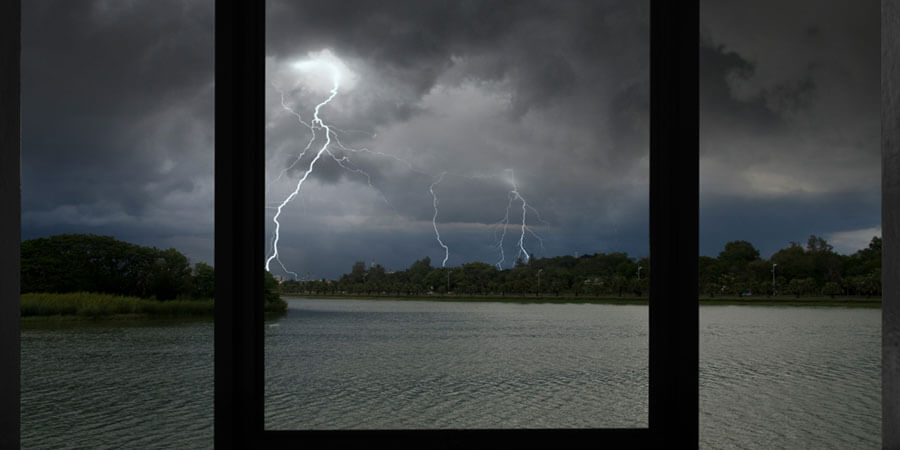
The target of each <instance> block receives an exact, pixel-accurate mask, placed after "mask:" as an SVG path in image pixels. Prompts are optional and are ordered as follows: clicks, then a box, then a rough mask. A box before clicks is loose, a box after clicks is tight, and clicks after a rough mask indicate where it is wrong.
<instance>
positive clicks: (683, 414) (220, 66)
mask: <svg viewBox="0 0 900 450" xmlns="http://www.w3.org/2000/svg"><path fill="white" fill-rule="evenodd" d="M216 20H217V23H216V30H217V36H216V41H217V42H216V43H217V46H216V64H217V89H216V92H217V94H216V95H217V96H218V98H217V101H216V105H217V112H216V123H217V125H218V126H217V130H216V134H217V138H216V142H217V143H218V148H217V153H218V157H217V158H216V180H217V183H216V186H217V193H216V228H217V229H216V243H217V248H216V267H217V268H218V274H219V277H218V279H217V283H218V284H217V290H218V293H219V295H218V296H217V316H216V327H217V328H216V331H217V332H216V349H217V351H216V424H217V425H216V433H217V435H216V439H217V442H219V443H220V444H224V443H226V442H229V443H238V445H249V444H252V443H259V442H262V443H267V444H290V443H295V444H297V443H300V442H310V441H314V442H326V441H328V442H332V441H334V442H337V441H340V442H348V443H349V442H362V441H367V442H375V441H398V440H399V441H402V442H405V443H414V442H417V443H428V442H440V443H448V442H459V443H463V442H468V441H470V440H473V439H479V440H481V439H483V438H487V439H491V438H497V437H502V439H504V441H505V442H507V443H512V444H516V443H526V442H527V443H529V444H534V443H538V442H547V443H550V442H554V441H557V440H558V439H564V438H566V437H567V436H574V435H576V434H577V435H578V436H579V437H582V435H586V436H585V437H589V438H590V439H592V441H594V442H596V441H597V440H601V441H603V442H610V443H616V442H618V443H620V444H625V443H629V444H632V445H633V444H641V443H643V444H644V445H648V444H650V443H651V442H653V441H655V442H662V439H665V440H666V442H667V443H671V442H675V440H678V441H681V442H683V443H685V444H687V445H692V446H693V445H696V442H697V433H698V431H697V414H696V411H697V336H696V330H697V315H698V314H697V305H696V304H695V303H694V302H693V301H685V299H689V298H691V297H693V295H690V294H689V295H684V294H685V293H691V292H695V291H696V249H697V232H696V230H697V214H696V212H697V183H696V180H697V164H696V160H697V157H696V148H697V133H698V132H697V112H696V105H697V90H696V70H697V63H696V61H697V59H696V58H697V52H696V48H697V37H696V30H697V20H698V15H697V8H696V4H695V5H694V8H693V9H690V8H685V6H684V5H683V4H680V5H678V6H677V7H676V6H673V5H669V4H664V3H663V2H654V3H653V4H652V10H651V127H652V128H651V163H650V165H651V168H650V171H651V175H650V177H651V187H650V190H651V200H650V202H651V239H650V242H651V244H650V245H651V248H652V252H653V253H652V255H651V257H652V258H653V259H652V260H653V266H654V267H656V268H663V270H659V269H656V270H654V277H653V281H652V283H653V284H652V286H651V301H650V330H651V331H650V417H649V423H650V427H649V428H647V429H634V430H630V429H629V430H615V429H596V430H504V431H498V430H465V431H462V430H446V431H444V430H442V431H433V430H419V431H315V432H313V431H264V430H263V361H262V358H263V356H262V353H263V352H262V350H263V347H262V345H263V339H262V337H263V330H262V326H263V321H262V317H261V315H262V309H261V303H259V304H255V303H254V302H248V301H243V300H244V299H251V298H256V297H257V294H256V292H261V289H262V286H261V284H262V279H261V277H256V276H251V275H249V274H255V273H256V272H257V271H258V268H259V267H261V266H262V265H263V263H264V251H265V250H264V245H265V240H264V238H263V236H264V235H263V228H262V227H263V224H262V223H261V221H260V220H259V217H260V216H261V214H260V211H262V210H263V192H264V180H263V178H264V174H263V166H264V156H263V151H262V149H263V117H264V116H263V96H264V88H265V84H264V83H265V80H264V45H265V42H264V25H265V24H264V20H265V11H264V6H263V5H240V6H232V5H227V6H226V5H218V8H217V11H216ZM247 149H252V150H250V151H248V150H247ZM684 180H692V181H689V182H687V183H685V182H684ZM666 292H679V293H680V294H681V295H671V294H669V295H666ZM679 300H680V301H679ZM656 440H659V441H656Z"/></svg>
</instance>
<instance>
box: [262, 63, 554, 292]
mask: <svg viewBox="0 0 900 450" xmlns="http://www.w3.org/2000/svg"><path fill="white" fill-rule="evenodd" d="M326 65H327V67H328V68H330V70H331V73H332V79H331V81H332V84H331V90H330V91H329V95H328V96H327V98H325V99H324V100H323V101H321V102H320V103H318V104H317V105H316V106H315V108H314V110H313V114H312V120H309V121H306V120H304V118H303V116H302V115H301V114H300V113H299V112H297V111H296V110H295V109H294V108H292V107H291V106H290V105H289V104H288V103H287V102H286V95H285V92H284V91H283V90H281V89H280V88H279V87H278V86H277V85H275V84H274V83H273V87H274V88H275V89H276V90H277V92H278V93H279V94H280V96H281V107H282V109H283V110H284V111H285V112H287V113H288V114H290V115H292V116H293V117H295V118H296V120H297V123H298V124H301V125H303V126H304V128H306V129H308V130H309V133H310V138H309V140H308V141H307V142H306V145H305V146H304V148H303V149H302V151H301V152H300V153H299V154H298V155H297V156H296V157H294V158H293V159H292V160H291V161H290V163H289V164H288V165H287V166H286V167H285V168H284V169H283V170H281V172H280V173H279V174H278V176H277V177H275V178H274V179H273V180H272V181H271V182H270V183H269V184H268V185H267V186H266V192H267V193H268V190H269V187H270V186H271V185H272V184H274V183H276V182H278V181H279V180H281V179H282V178H284V177H285V176H286V175H287V174H288V173H289V172H290V171H291V170H292V169H293V168H294V167H296V166H297V165H298V164H300V163H301V162H302V161H303V160H304V159H305V158H306V156H307V154H308V153H309V152H310V151H312V150H313V149H314V147H315V144H316V143H317V142H320V141H321V140H322V139H323V138H324V143H322V145H321V147H318V149H317V150H316V151H315V156H314V157H312V159H311V160H310V161H309V163H308V165H307V167H306V170H305V171H304V172H303V175H302V177H300V179H299V180H298V181H297V183H296V185H295V186H294V189H293V191H292V192H291V193H290V194H289V195H287V197H285V198H284V200H282V201H281V202H280V203H279V204H278V206H277V207H273V206H269V207H267V208H269V209H274V210H275V215H274V217H273V219H272V221H273V222H274V224H275V233H274V235H273V237H272V241H271V242H272V243H271V245H272V253H271V255H270V256H269V257H268V258H267V259H266V265H265V266H266V270H270V268H271V265H272V262H273V261H274V262H276V263H277V264H278V265H279V266H280V267H281V269H283V270H284V272H285V273H288V274H291V275H293V277H294V279H298V278H299V275H298V274H297V273H296V272H292V271H290V270H288V269H287V268H286V267H285V265H284V264H283V263H282V261H281V258H280V253H279V250H278V244H279V242H280V239H281V225H282V224H281V220H280V219H281V213H282V212H283V210H284V208H285V207H286V206H287V205H288V204H289V203H290V202H291V201H292V200H294V199H295V198H296V197H297V196H298V195H299V194H300V192H301V190H302V188H303V184H304V183H305V182H306V180H307V179H308V178H309V176H310V175H311V174H312V172H313V170H315V167H316V164H317V163H318V162H319V160H320V159H322V157H323V156H325V155H327V157H330V158H331V159H332V160H333V161H334V162H335V163H336V164H337V165H338V166H339V167H341V168H343V169H344V170H346V171H348V172H351V173H355V174H358V175H360V176H362V177H365V179H366V182H367V184H368V186H369V188H371V189H372V190H373V191H375V192H377V193H378V194H379V196H380V197H381V199H382V200H383V201H384V202H385V203H386V204H387V205H388V206H390V207H391V209H393V210H394V212H395V213H397V210H396V209H394V208H393V206H392V205H391V204H390V202H389V201H388V199H387V197H386V196H385V195H384V193H383V192H382V191H381V190H380V189H378V188H376V187H375V186H374V184H373V182H372V177H371V176H370V175H369V173H367V172H366V171H364V170H362V169H359V168H356V167H353V165H352V161H351V159H350V157H349V155H363V154H365V155H369V156H371V157H375V158H386V159H391V160H393V161H395V162H398V163H401V164H403V165H405V166H406V167H407V168H408V169H409V170H410V171H411V172H414V173H417V174H420V175H423V176H428V177H431V178H432V179H434V181H433V182H432V183H431V185H429V187H428V192H429V193H430V194H431V197H432V206H433V208H434V214H433V216H432V220H431V225H432V228H433V229H434V234H435V238H436V240H437V242H438V244H439V245H440V246H441V247H442V248H443V249H444V259H443V261H442V262H441V267H446V265H447V260H448V259H449V257H450V248H449V247H448V246H447V245H446V244H445V243H444V241H443V240H442V239H441V234H440V231H439V230H438V226H437V217H438V205H439V201H438V197H437V194H436V193H435V187H436V186H437V185H438V184H440V183H441V182H442V181H443V180H444V178H445V176H448V175H450V176H454V177H460V178H464V179H469V180H480V181H484V180H485V179H501V180H502V182H504V183H508V184H510V185H511V189H510V190H509V191H508V201H507V205H506V211H505V214H504V217H503V219H502V220H501V221H500V222H499V223H498V225H499V226H500V230H499V232H496V233H495V235H494V236H495V239H496V242H497V243H496V247H497V249H498V250H499V252H500V256H499V260H498V261H497V262H496V263H495V265H496V266H497V268H499V269H502V267H503V264H504V263H505V261H506V255H505V252H504V240H505V238H506V234H507V229H508V227H509V225H510V211H511V210H512V207H513V205H514V204H516V203H521V208H522V219H521V225H520V227H519V228H520V232H519V238H518V242H517V255H516V259H517V260H520V259H522V260H524V261H526V262H527V261H528V260H529V259H530V258H531V255H530V254H529V253H528V250H527V249H526V248H525V237H526V236H525V235H526V234H529V235H531V236H532V237H534V238H535V239H537V240H538V242H539V243H540V246H541V248H542V249H543V247H544V242H543V239H542V238H541V236H540V235H538V234H537V233H536V232H535V231H534V230H533V229H532V228H531V227H529V226H528V212H529V211H531V212H532V213H534V216H535V217H536V218H537V220H538V221H540V222H542V223H544V224H545V225H548V224H547V222H545V221H544V220H543V219H542V218H541V217H540V214H539V213H538V211H537V210H536V209H535V208H534V207H533V206H531V205H530V204H528V202H527V201H526V199H525V197H524V196H523V195H522V193H521V192H520V190H519V185H518V183H517V182H516V178H515V172H514V171H513V169H505V170H503V171H502V172H501V173H499V174H493V175H484V174H475V175H465V174H455V173H448V172H446V171H444V172H441V173H440V174H439V175H437V176H435V175H434V174H433V173H429V172H428V171H426V170H423V169H419V168H417V167H416V166H415V165H413V164H412V163H411V162H410V161H408V160H406V159H404V158H401V157H399V156H396V155H392V154H389V153H384V152H381V151H373V150H370V149H368V148H353V147H350V146H347V145H345V144H344V143H343V142H341V139H340V136H339V133H365V134H367V135H369V136H371V137H372V138H374V137H375V136H376V135H375V134H374V133H369V132H366V131H362V130H342V129H340V128H337V127H336V126H334V125H331V124H327V123H326V122H325V121H324V120H323V119H322V117H321V111H322V109H323V108H325V107H326V106H327V105H328V104H329V103H331V102H332V100H334V99H335V97H337V95H338V93H339V91H340V87H341V83H340V72H339V70H338V68H337V67H336V66H335V65H334V64H331V63H326ZM333 149H334V150H337V151H338V153H337V154H336V153H335V151H333ZM435 177H436V179H435ZM498 234H499V238H498V237H497V235H498Z"/></svg>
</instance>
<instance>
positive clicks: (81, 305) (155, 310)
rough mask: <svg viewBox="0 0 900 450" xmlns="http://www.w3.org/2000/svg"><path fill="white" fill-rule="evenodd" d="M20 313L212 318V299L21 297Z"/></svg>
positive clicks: (80, 295) (72, 295) (92, 295)
mask: <svg viewBox="0 0 900 450" xmlns="http://www.w3.org/2000/svg"><path fill="white" fill-rule="evenodd" d="M21 298H22V302H21V314H22V316H23V317H28V316H56V315H64V316H79V317H85V318H99V317H108V316H128V317H145V316H167V317H168V316H172V317H176V316H177V317H184V316H211V315H213V312H214V306H213V301H212V300H173V301H170V302H160V301H155V300H148V299H142V298H137V297H125V296H119V295H110V294H97V293H89V292H71V293H66V294H50V293H38V294H22V297H21Z"/></svg>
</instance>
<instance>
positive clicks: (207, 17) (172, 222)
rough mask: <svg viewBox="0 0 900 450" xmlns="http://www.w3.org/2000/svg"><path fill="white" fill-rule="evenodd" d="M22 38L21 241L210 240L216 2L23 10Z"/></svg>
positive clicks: (27, 5) (34, 5)
mask: <svg viewBox="0 0 900 450" xmlns="http://www.w3.org/2000/svg"><path fill="white" fill-rule="evenodd" d="M22 38H23V48H22V147H23V151H22V153H23V155H22V156H23V164H22V172H23V234H24V235H25V237H26V238H27V237H34V236H38V235H44V234H46V233H48V232H50V231H66V232H93V233H105V234H112V235H115V236H117V237H121V238H125V237H128V238H130V239H132V240H133V241H137V242H141V243H144V244H150V245H158V246H165V245H166V242H167V240H169V239H171V238H172V237H173V236H177V235H195V236H206V237H207V238H208V237H209V236H210V235H211V231H212V209H211V197H210V195H211V186H212V166H211V164H212V160H213V159H212V120H213V114H212V104H213V103H212V102H213V92H214V90H213V40H214V36H213V11H212V2H209V1H189V2H176V1H159V2H157V1H154V2H121V1H29V2H23V33H22ZM163 230H164V231H163ZM154 236H155V237H154ZM183 250H184V251H186V252H187V253H189V254H190V255H191V256H192V257H194V258H195V259H199V258H202V259H207V260H209V258H210V257H211V254H212V252H211V248H206V249H201V248H197V247H196V246H195V247H194V248H185V249H183Z"/></svg>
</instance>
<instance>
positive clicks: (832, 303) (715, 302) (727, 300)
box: [282, 294, 881, 308]
mask: <svg viewBox="0 0 900 450" xmlns="http://www.w3.org/2000/svg"><path fill="white" fill-rule="evenodd" d="M282 298H283V299H285V300H289V299H316V300H370V301H379V300H390V301H432V302H458V303H478V302H484V303H490V302H494V303H518V304H545V303H550V304H598V305H646V304H647V303H648V302H649V298H647V297H551V296H542V297H499V296H427V295H419V296H392V295H384V296H365V295H360V296H355V295H306V294H283V295H282ZM698 302H699V304H700V305H702V306H797V307H804V306H822V307H847V308H880V307H881V298H874V297H873V298H868V299H867V298H855V297H853V298H850V297H839V298H830V297H800V298H796V297H793V296H790V297H774V298H773V297H729V296H723V297H700V298H699V299H698Z"/></svg>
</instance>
